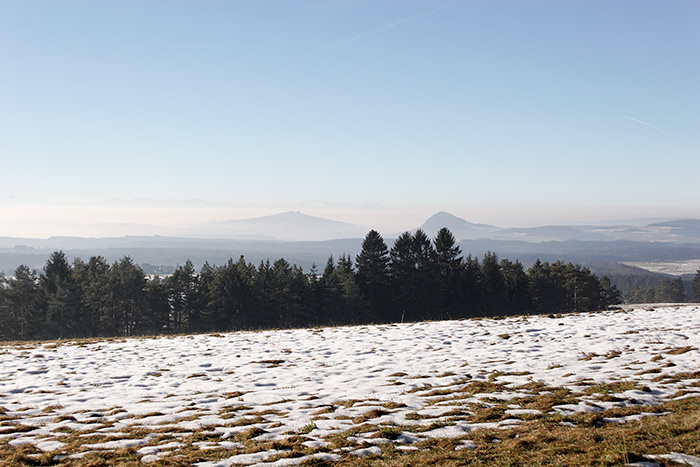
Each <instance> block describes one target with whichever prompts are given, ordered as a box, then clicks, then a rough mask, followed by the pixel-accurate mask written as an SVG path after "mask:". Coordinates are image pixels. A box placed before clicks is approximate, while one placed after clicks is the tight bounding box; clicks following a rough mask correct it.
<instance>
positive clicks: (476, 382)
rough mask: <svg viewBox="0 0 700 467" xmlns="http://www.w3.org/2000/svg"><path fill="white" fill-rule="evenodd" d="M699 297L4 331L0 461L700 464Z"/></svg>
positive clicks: (0, 360) (0, 357)
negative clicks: (87, 332) (308, 320)
mask: <svg viewBox="0 0 700 467" xmlns="http://www.w3.org/2000/svg"><path fill="white" fill-rule="evenodd" d="M699 348H700V306H695V305H685V306H659V307H650V306H645V307H638V308H628V309H622V310H611V311H603V312H597V313H584V314H569V315H556V316H554V315H550V316H530V317H512V318H504V319H474V320H461V321H442V322H421V323H408V324H394V325H377V326H357V327H336V328H316V329H299V330H278V331H260V332H235V333H226V334H203V335H192V336H173V337H153V338H128V339H103V340H76V341H60V342H56V341H52V342H36V343H6V344H1V345H0V363H1V366H0V465H3V466H6V465H65V466H73V465H74V466H99V465H140V464H150V465H200V466H230V465H251V464H255V465H274V466H286V465H313V466H319V465H386V466H398V465H413V466H416V465H465V464H473V465H572V466H573V465H625V464H631V465H680V464H683V463H685V464H687V465H700V457H699V456H700V350H699Z"/></svg>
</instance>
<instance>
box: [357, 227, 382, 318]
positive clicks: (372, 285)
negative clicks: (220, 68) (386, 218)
mask: <svg viewBox="0 0 700 467" xmlns="http://www.w3.org/2000/svg"><path fill="white" fill-rule="evenodd" d="M355 263H356V264H357V284H358V286H359V290H360V293H361V294H362V297H363V298H364V300H365V302H366V303H367V306H368V307H369V313H370V314H371V315H372V316H373V317H374V319H375V320H377V321H386V320H387V318H388V315H387V312H388V306H389V300H388V298H389V291H388V286H389V249H388V248H387V246H386V243H385V242H384V239H383V238H382V236H381V235H380V234H379V232H377V231H376V230H370V231H369V233H368V234H367V235H366V236H365V239H364V241H363V242H362V251H361V252H360V254H359V255H357V258H356V260H355Z"/></svg>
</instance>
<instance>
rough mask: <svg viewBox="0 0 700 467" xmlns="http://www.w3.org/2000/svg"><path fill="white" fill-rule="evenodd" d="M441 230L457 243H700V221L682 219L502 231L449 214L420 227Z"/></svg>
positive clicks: (435, 217)
mask: <svg viewBox="0 0 700 467" xmlns="http://www.w3.org/2000/svg"><path fill="white" fill-rule="evenodd" d="M442 227H447V228H448V229H450V231H451V232H452V234H453V235H454V236H455V238H456V239H457V240H501V241H522V242H531V243H532V242H535V243H537V242H568V241H573V240H576V241H591V242H599V241H633V242H671V243H700V220H698V219H683V220H673V221H664V222H655V223H650V224H647V225H547V226H539V227H520V228H503V227H498V226H494V225H488V224H474V223H472V222H468V221H466V220H464V219H462V218H460V217H457V216H454V215H452V214H450V213H447V212H438V213H437V214H434V215H432V216H431V217H430V218H429V219H428V220H426V221H425V222H424V223H423V225H421V226H420V227H419V228H420V229H423V230H424V231H425V232H426V233H427V234H428V235H429V236H431V237H434V236H435V235H436V234H437V232H438V230H440V229H441V228H442Z"/></svg>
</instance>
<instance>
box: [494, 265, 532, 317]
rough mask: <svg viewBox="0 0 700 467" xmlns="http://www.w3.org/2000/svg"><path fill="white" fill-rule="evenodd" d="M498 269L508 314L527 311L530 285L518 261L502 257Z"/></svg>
mask: <svg viewBox="0 0 700 467" xmlns="http://www.w3.org/2000/svg"><path fill="white" fill-rule="evenodd" d="M499 266H500V269H501V272H502V274H503V282H504V292H505V301H506V309H507V312H508V314H523V313H528V312H529V311H530V310H531V308H532V305H531V302H530V287H529V282H528V278H527V274H525V270H524V269H523V265H522V264H521V263H520V261H515V262H512V261H510V260H508V259H502V260H501V263H500V265H499Z"/></svg>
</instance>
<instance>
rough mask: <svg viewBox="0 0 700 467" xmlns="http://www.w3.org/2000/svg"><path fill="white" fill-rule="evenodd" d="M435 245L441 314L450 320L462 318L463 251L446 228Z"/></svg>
mask: <svg viewBox="0 0 700 467" xmlns="http://www.w3.org/2000/svg"><path fill="white" fill-rule="evenodd" d="M433 243H434V244H435V253H436V256H437V267H438V277H437V282H438V284H437V289H436V293H437V295H438V303H439V305H440V308H441V312H442V314H444V316H446V317H448V318H457V317H460V313H459V309H460V292H463V290H462V285H463V284H461V282H462V276H463V274H464V261H463V259H462V256H461V255H462V250H461V249H460V248H459V246H458V245H457V242H456V241H455V238H454V236H453V235H452V232H450V230H449V229H447V228H446V227H443V228H442V229H440V231H439V232H438V234H437V236H436V237H435V240H434V241H433Z"/></svg>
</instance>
